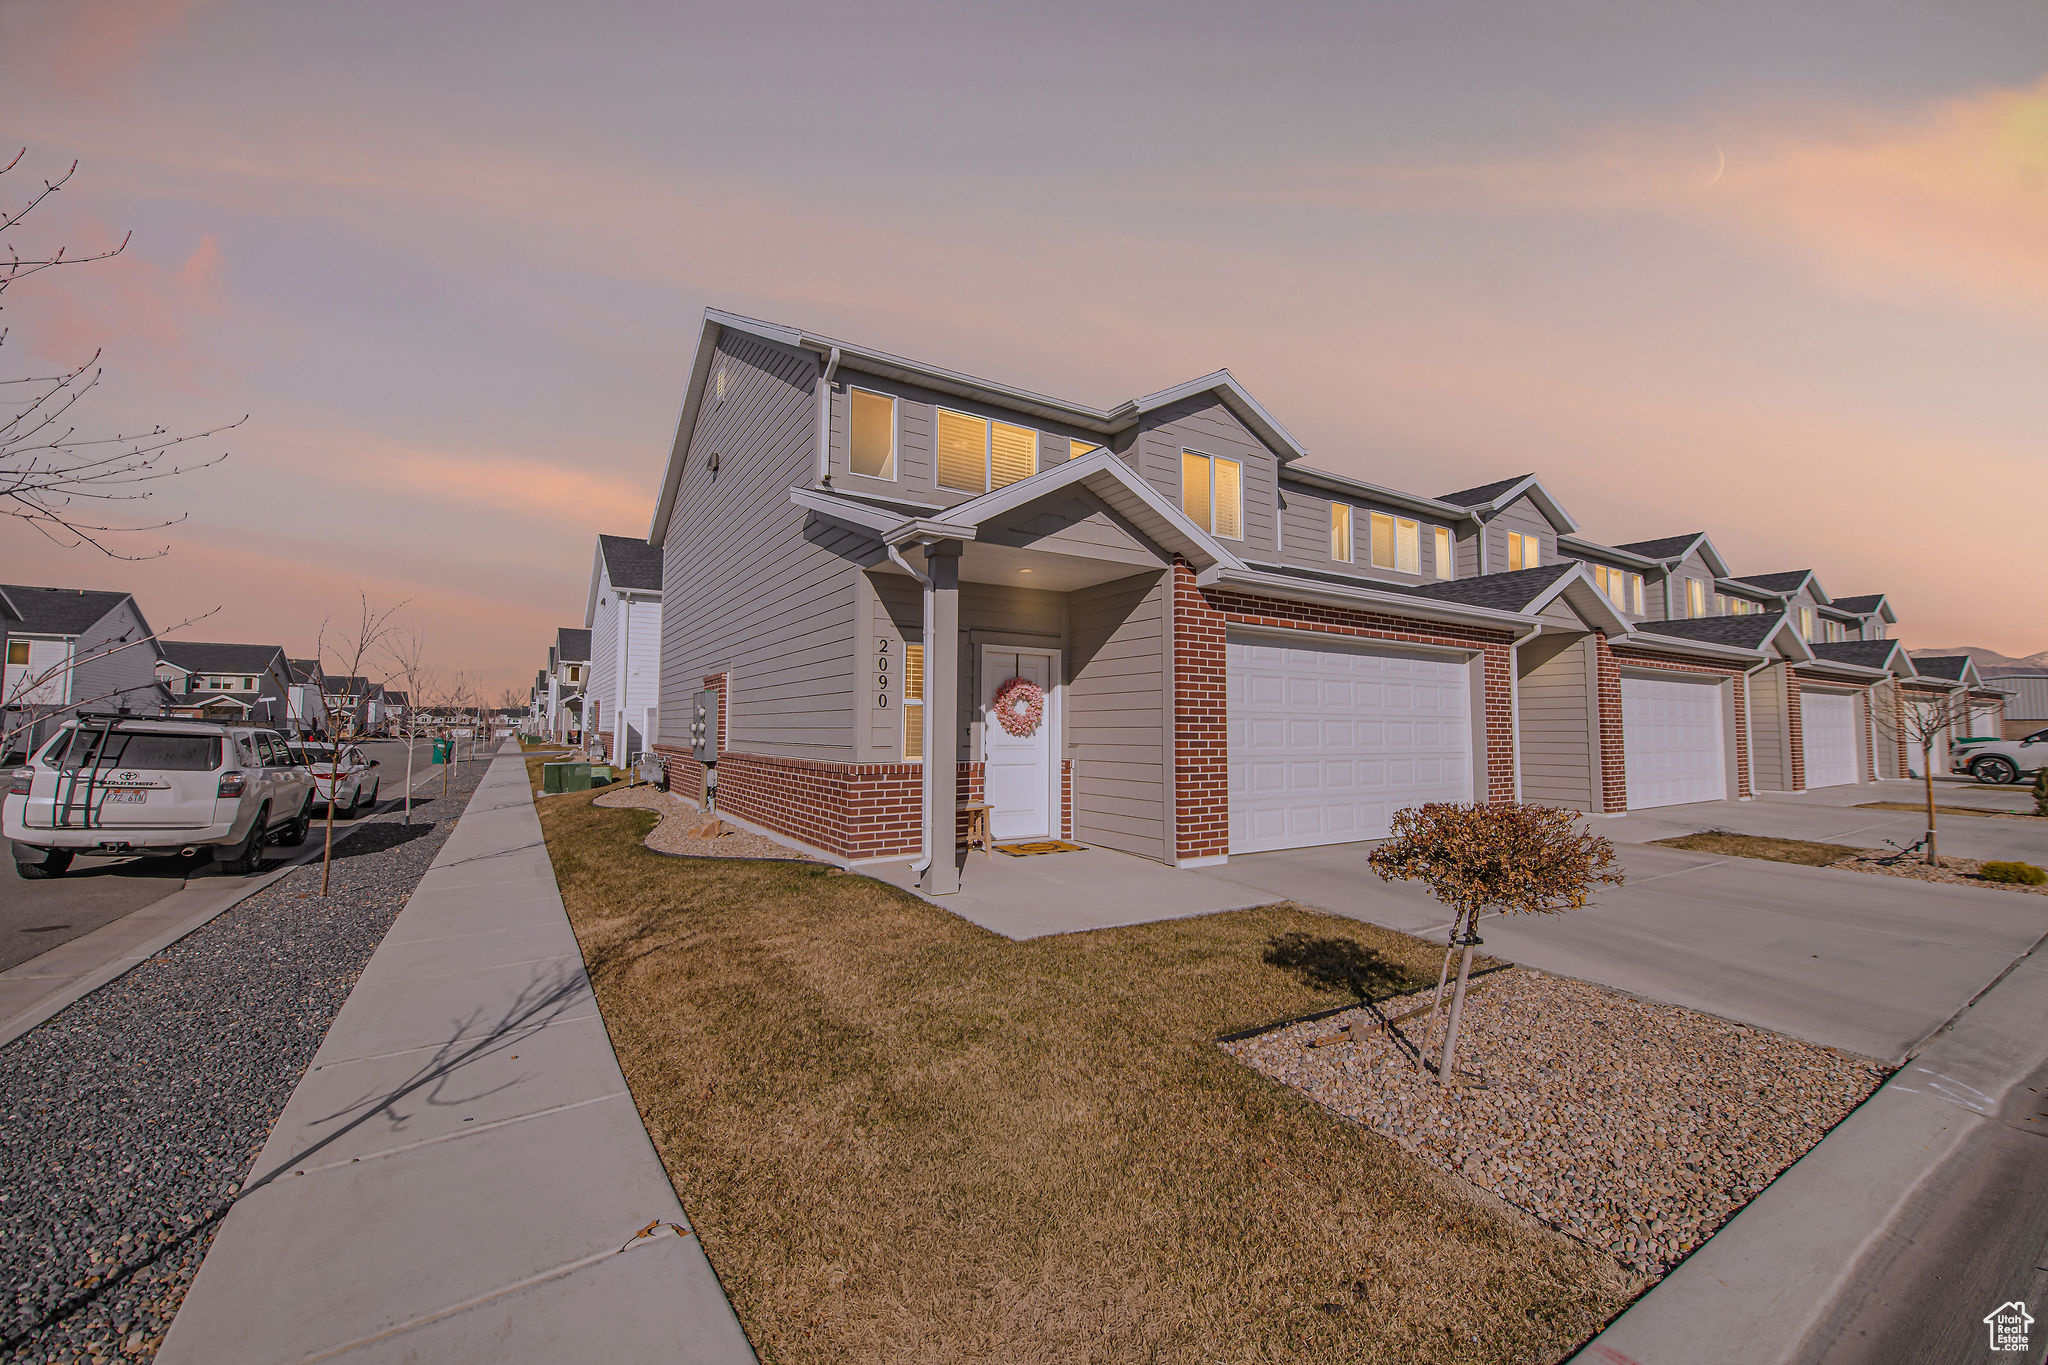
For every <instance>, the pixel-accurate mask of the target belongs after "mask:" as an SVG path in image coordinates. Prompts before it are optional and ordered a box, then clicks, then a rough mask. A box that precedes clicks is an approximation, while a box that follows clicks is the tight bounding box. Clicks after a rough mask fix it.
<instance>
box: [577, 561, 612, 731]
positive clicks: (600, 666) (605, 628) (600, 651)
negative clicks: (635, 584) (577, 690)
mask: <svg viewBox="0 0 2048 1365" xmlns="http://www.w3.org/2000/svg"><path fill="white" fill-rule="evenodd" d="M598 558H599V560H600V562H602V560H603V558H604V557H603V556H602V555H599V556H598ZM611 595H612V594H611V575H610V574H609V573H608V572H607V571H605V570H604V569H603V568H600V569H599V570H598V579H597V600H598V602H599V603H600V604H602V603H604V602H605V601H606V600H607V599H609V598H610V597H611ZM618 610H619V609H618V604H617V603H613V604H612V605H611V606H604V605H599V606H598V607H597V608H596V609H595V610H594V611H593V612H592V614H591V618H590V682H589V686H587V687H586V688H585V689H584V692H583V695H584V696H585V698H587V699H588V700H586V701H585V702H584V708H583V720H584V723H585V724H586V725H587V724H589V723H590V701H593V700H594V701H595V702H596V703H597V728H599V729H601V730H616V729H618V726H616V725H614V724H613V723H612V720H613V717H612V703H613V699H614V698H615V697H617V696H618V690H619V618H618Z"/></svg>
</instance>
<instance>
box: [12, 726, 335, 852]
mask: <svg viewBox="0 0 2048 1365" xmlns="http://www.w3.org/2000/svg"><path fill="white" fill-rule="evenodd" d="M312 817H313V777H312V774H311V773H309V772H307V771H306V769H305V768H304V767H302V766H300V764H299V763H298V761H297V759H295V758H294V757H293V755H292V752H291V750H290V748H289V747H288V746H287V745H286V744H285V741H284V738H283V736H281V735H279V734H277V733H275V732H274V731H270V730H261V729H256V728H253V727H250V726H244V725H222V724H217V723H214V722H211V721H188V720H149V719H142V718H137V717H129V716H85V717H81V718H79V719H76V720H73V721H71V722H69V723H68V724H66V725H65V727H64V728H63V729H62V730H59V731H58V732H57V733H56V735H54V736H53V737H52V738H51V739H50V742H49V743H47V744H45V745H44V746H43V747H42V749H41V750H40V751H39V752H37V753H36V754H35V755H34V756H32V757H31V758H30V759H29V761H28V762H27V763H26V764H24V765H23V766H21V767H19V768H17V769H15V770H14V774H13V779H12V782H11V784H10V786H9V790H8V794H7V796H6V798H5V801H4V803H0V833H4V834H5V836H6V837H7V838H8V839H9V840H11V841H12V842H13V845H14V862H15V866H16V867H17V868H18V869H19V870H20V872H21V875H22V876H24V877H55V876H61V875H62V874H63V873H64V872H65V871H66V870H67V869H69V868H70V866H71V862H72V860H73V859H74V858H77V857H80V856H84V857H95V856H97V857H126V856H131V855H136V854H147V855H167V854H175V855H182V856H184V857H187V858H197V857H200V856H203V855H208V854H210V855H213V856H216V857H218V858H219V859H220V862H221V866H222V868H223V870H225V871H228V872H253V871H255V870H256V869H257V868H258V867H259V866H260V865H261V863H262V859H263V845H264V844H265V843H267V842H276V843H280V844H286V845H297V844H302V843H304V842H305V841H306V833H307V830H308V829H309V828H310V827H311V825H312Z"/></svg>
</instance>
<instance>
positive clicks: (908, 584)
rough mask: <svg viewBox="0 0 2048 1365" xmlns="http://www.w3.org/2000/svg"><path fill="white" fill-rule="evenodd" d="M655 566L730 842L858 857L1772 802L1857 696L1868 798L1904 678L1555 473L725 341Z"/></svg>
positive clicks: (808, 348) (1240, 398) (882, 357)
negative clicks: (1892, 695) (1565, 500)
mask: <svg viewBox="0 0 2048 1365" xmlns="http://www.w3.org/2000/svg"><path fill="white" fill-rule="evenodd" d="M649 541H650V543H651V544H652V545H654V546H656V547H658V548H659V549H660V551H661V553H662V556H663V582H664V584H665V586H666V591H665V593H664V600H663V610H662V636H663V648H662V662H661V677H662V687H661V696H660V699H659V726H660V742H659V744H658V745H657V746H656V747H657V749H658V750H659V752H661V753H662V755H663V757H664V759H665V760H666V762H667V763H668V766H669V769H670V773H671V777H672V779H673V780H674V781H675V782H676V783H677V784H678V785H679V786H681V787H682V788H684V789H685V790H689V789H693V788H694V787H695V786H696V785H697V784H699V783H701V782H703V781H705V780H706V777H705V774H704V772H703V771H702V768H701V766H700V765H699V764H698V763H697V761H696V759H695V757H694V755H693V750H692V737H693V733H692V732H693V722H694V721H695V719H696V717H697V716H698V714H699V704H700V701H702V702H704V703H705V705H704V711H703V714H704V716H705V718H706V720H707V722H709V729H710V732H711V739H710V743H711V745H712V748H713V751H714V752H715V753H716V755H717V760H716V784H717V790H718V800H719V803H720V805H721V807H722V808H724V809H726V810H728V811H731V812H733V813H734V814H736V815H739V816H742V817H744V818H747V819H750V820H753V821H755V822H757V823H760V824H762V825H765V826H768V827H770V828H772V829H775V830H777V831H779V832H781V833H783V834H786V835H788V836H790V837H792V838H795V839H797V840H799V841H801V842H803V843H805V844H807V845H809V846H811V847H814V848H817V849H819V850H821V851H823V852H825V853H827V854H829V855H831V856H833V857H835V858H838V859H841V860H845V861H853V860H860V859H873V858H905V857H911V858H917V859H919V860H920V862H921V863H922V862H923V861H924V859H925V858H926V857H927V856H928V855H927V853H926V848H927V845H929V849H930V851H931V852H933V853H941V854H943V853H946V852H950V850H951V849H952V847H953V843H954V839H955V836H956V833H957V830H958V828H959V821H958V808H959V806H960V805H961V803H963V802H969V801H985V802H986V803H988V804H989V805H990V806H991V807H992V808H993V810H992V813H991V815H992V821H991V822H992V825H993V833H994V835H995V838H996V839H997V840H998V841H999V842H1008V841H1012V840H1031V839H1041V838H1048V837H1064V838H1070V839H1073V840H1075V841H1077V842H1081V843H1086V844H1092V845H1098V846H1102V847H1107V848H1114V849H1120V850H1122V851H1125V852H1129V853H1134V854H1138V855H1141V856H1146V857H1150V858H1155V859H1158V860H1160V861H1163V862H1167V863H1172V864H1177V865H1181V866H1189V865H1200V864H1203V863H1210V862H1216V861H1221V860H1223V859H1225V858H1227V857H1228V856H1229V855H1230V854H1232V853H1243V852H1254V851H1259V850H1264V849H1277V848H1288V847H1297V846H1301V845H1308V844H1318V843H1335V842H1345V841H1350V840H1358V839H1369V838H1374V837H1379V836H1381V835H1384V834H1385V833H1386V832H1387V827H1388V823H1389V821H1390V820H1391V818H1392V815H1393V812H1394V811H1396V810H1398V809H1400V808H1402V807H1404V806H1409V805H1413V804H1415V803H1417V802H1420V801H1426V800H1473V799H1480V800H1506V799H1512V798H1515V797H1517V796H1521V797H1525V798H1527V799H1531V800H1544V801H1552V802H1558V803H1562V804H1568V805H1572V806H1575V807H1577V808H1579V809H1583V810H1587V811H1590V812H1594V813H1602V814H1605V813H1615V812H1619V811H1622V810H1626V809H1629V808H1631V807H1637V806H1645V805H1658V804H1668V803H1674V802H1679V801H1697V800H1706V799H1713V798H1716V797H1722V796H1726V797H1730V798H1743V797H1747V796H1749V795H1750V794H1751V793H1752V792H1753V791H1755V790H1756V789H1757V781H1756V777H1755V775H1754V773H1753V771H1752V747H1753V735H1752V730H1753V729H1754V730H1755V731H1756V732H1757V735H1756V736H1755V737H1754V738H1755V739H1761V738H1762V733H1763V731H1764V730H1765V729H1766V728H1767V727H1768V728H1769V730H1770V732H1771V734H1772V735H1774V736H1776V737H1777V738H1776V739H1775V740H1774V741H1773V742H1775V743H1776V744H1777V745H1778V747H1779V749H1781V750H1788V749H1789V750H1795V751H1796V750H1797V747H1798V745H1799V742H1800V737H1799V736H1798V735H1796V734H1795V735H1793V736H1791V737H1787V736H1786V733H1785V732H1786V731H1787V729H1788V728H1790V729H1792V730H1795V731H1796V730H1797V729H1798V722H1799V721H1803V720H1804V719H1805V714H1806V712H1807V711H1808V710H1809V709H1811V711H1812V712H1813V713H1814V714H1816V715H1819V714H1820V713H1822V712H1826V713H1827V715H1825V716H1823V717H1822V718H1821V719H1820V720H1818V721H1817V722H1816V729H1821V728H1825V729H1827V730H1828V733H1829V742H1830V743H1834V742H1835V741H1836V740H1838V739H1839V738H1840V734H1839V726H1838V725H1837V723H1836V722H1837V719H1838V718H1839V715H1840V713H1841V711H1842V706H1841V703H1840V702H1838V701H1832V700H1818V701H1815V702H1813V703H1811V704H1809V703H1808V702H1807V701H1806V700H1805V697H1806V694H1808V693H1812V694H1813V695H1814V696H1815V697H1816V698H1834V697H1847V698H1848V699H1849V706H1848V716H1849V720H1850V733H1849V741H1850V742H1849V746H1848V749H1847V753H1848V755H1849V758H1848V760H1847V763H1848V768H1849V771H1850V776H1849V780H1864V779H1865V778H1867V777H1868V776H1869V775H1870V765H1871V764H1872V762H1873V753H1874V749H1875V748H1876V746H1875V744H1874V743H1873V742H1872V741H1871V740H1870V738H1869V722H1868V711H1869V706H1868V702H1867V696H1868V693H1869V691H1870V689H1872V688H1873V687H1876V686H1879V685H1882V684H1883V683H1884V682H1885V681H1886V679H1888V678H1889V677H1891V676H1893V675H1892V674H1890V673H1888V672H1887V668H1886V666H1883V665H1871V664H1866V663H1863V662H1860V661H1858V660H1855V659H1831V658H1825V657H1822V656H1821V655H1819V654H1817V653H1816V652H1815V649H1814V647H1813V646H1812V645H1811V643H1810V640H1811V638H1812V637H1813V636H1816V635H1818V636H1821V637H1823V638H1825V637H1826V636H1827V634H1828V632H1827V631H1826V630H1825V629H1823V628H1820V627H1818V626H1816V627H1813V628H1811V629H1806V630H1802V629H1801V628H1800V627H1799V625H1798V624H1796V620H1797V607H1798V606H1799V605H1819V604H1824V600H1825V599H1824V598H1817V599H1815V602H1813V603H1807V602H1805V601H1803V600H1802V601H1801V602H1799V603H1793V602H1791V601H1790V598H1789V597H1788V594H1787V592H1786V591H1785V590H1783V589H1780V588H1775V587H1771V586H1768V585H1765V586H1759V585H1757V584H1754V583H1752V582H1750V581H1747V580H1732V579H1729V577H1728V566H1727V565H1726V564H1724V563H1723V562H1721V560H1720V557H1719V556H1718V554H1716V553H1715V552H1714V551H1713V547H1712V545H1711V543H1710V542H1708V541H1707V539H1706V537H1705V536H1703V535H1693V536H1688V537H1678V538H1673V543H1665V542H1638V543H1635V544H1630V545H1621V546H1604V545H1601V544H1599V543H1597V542H1594V541H1591V540H1589V539H1587V538H1585V537H1584V536H1582V535H1581V534H1580V533H1579V529H1578V527H1577V525H1576V523H1575V522H1574V521H1573V519H1572V518H1571V516H1570V515H1569V513H1568V512H1567V511H1566V509H1565V508H1564V507H1563V506H1561V505H1560V504H1559V503H1558V501H1557V500H1556V499H1555V498H1554V497H1553V496H1552V495H1551V494H1550V493H1549V492H1548V490H1547V489H1545V488H1544V486H1543V484H1542V483H1541V482H1540V480H1538V479H1536V478H1535V477H1534V476H1531V475H1520V476H1517V477H1515V478H1512V479H1505V480H1501V481H1499V482H1496V483H1493V484H1489V485H1485V486H1482V487H1479V488H1471V489H1465V490H1461V491H1459V492H1456V493H1451V494H1445V495H1441V496H1437V497H1425V496H1421V495H1416V494H1408V493H1402V492H1398V491H1396V490H1393V489H1390V488H1386V487H1383V486H1380V485H1377V484H1372V483H1367V482H1364V481H1361V480H1356V479H1351V478H1347V477H1345V476H1341V475H1337V474H1333V473H1329V472H1327V471H1322V470H1318V469H1315V468H1314V467H1313V466H1311V465H1309V463H1308V462H1307V459H1306V457H1305V453H1304V452H1303V451H1302V450H1301V448H1300V447H1299V446H1298V445H1297V444H1296V443H1295V441H1294V440H1293V438H1292V437H1291V436H1290V435H1289V434H1288V433H1287V431H1286V429H1285V428H1284V427H1283V426H1282V425H1281V424H1280V423H1279V422H1278V421H1277V420H1276V419H1275V418H1274V417H1273V416H1272V414H1270V413H1269V412H1267V411H1266V409H1265V408H1263V407H1262V406H1261V405H1260V404H1259V403H1258V402H1257V400H1256V399H1254V398H1253V397H1252V396H1251V395H1250V394H1249V393H1247V392H1246V391H1245V390H1244V388H1243V387H1242V386H1241V385H1240V384H1238V382H1237V381H1236V380H1235V379H1234V378H1232V377H1231V376H1230V374H1229V373H1228V372H1227V371H1218V372H1217V373H1215V374H1211V375H1208V376H1205V377H1203V378H1201V379H1198V380H1195V381H1192V382H1190V383H1187V384H1183V385H1179V386H1177V387H1175V388H1172V389H1167V390H1163V391H1161V392H1159V393H1155V394H1150V395H1147V396H1145V397H1142V398H1136V399H1131V400H1128V401H1126V402H1123V403H1120V404H1118V405H1116V406H1114V407H1110V408H1096V407H1091V406H1087V405H1083V404H1076V403H1072V402H1068V401H1066V400H1062V399H1057V398H1053V397H1049V396H1046V395H1042V394H1037V393H1032V392H1029V391H1026V390H1023V389H1019V388H1016V387H1013V386H1009V385H1005V384H1001V383H996V382H992V381H988V380H983V379H978V378H975V377H973V376H969V375H965V374H961V373H959V372H957V371H951V370H947V369H943V368H940V367H937V366H932V365H928V364H924V363H922V362H918V361H915V360H910V359H907V358H904V357H901V356H894V355H889V354H886V353H882V352H878V351H874V350H870V349H867V348H863V347H860V346H856V345H853V344H851V343H848V342H845V341H841V340H835V339H832V338H826V337H820V336H815V335H812V334H809V333H805V332H801V331H798V330H796V329H791V328H786V327H781V326H777V325H775V324H770V323H763V322H758V321H754V320H751V319H746V318H741V317H738V316H735V315H733V314H728V313H722V312H718V311H716V310H712V311H708V312H707V313H706V315H705V320H704V326H703V330H702V334H701V337H700V341H699V345H698V348H697V351H696V355H695V359H694V364H693V368H692V371H691V377H690V383H689V389H688V392H687V394H686V396H685V399H684V404H683V415H682V419H681V422H680V424H679V427H678V432H677V437H676V441H675V445H674V448H673V450H672V452H671V455H670V459H669V462H668V466H667V469H666V472H665V474H664V478H663V484H662V488H661V493H660V498H659V502H658V505H657V508H656V512H655V517H654V522H653V526H652V528H651V531H650V535H649ZM1695 582H1697V583H1698V585H1699V586H1698V587H1694V586H1693V584H1694V583H1695ZM1792 595H1794V596H1796V593H1795V594H1792ZM1724 600H1725V601H1728V602H1740V603H1742V604H1743V605H1742V606H1740V607H1733V606H1730V607H1726V608H1723V607H1722V603H1723V601H1724ZM1837 643H1838V642H1837ZM1759 680H1769V681H1768V682H1767V686H1770V687H1774V688H1775V689H1776V691H1777V692H1778V693H1779V694H1782V697H1781V699H1779V700H1777V701H1775V702H1773V703H1770V704H1767V705H1765V706H1763V707H1762V708H1761V711H1762V714H1759V715H1753V714H1752V713H1753V711H1755V710H1758V708H1757V707H1755V706H1754V705H1753V703H1752V699H1751V696H1750V690H1751V685H1752V683H1753V682H1757V681H1759ZM1006 689H1007V690H1006ZM1034 690H1035V691H1038V692H1040V693H1042V700H1041V702H1040V703H1039V705H1038V706H1037V708H1036V709H1034V708H1033V707H1032V706H1031V704H1030V702H1029V697H1028V695H1026V701H1025V705H1026V712H1025V713H1024V714H1021V715H1019V714H1014V713H1013V714H1012V715H1011V716H1010V717H1009V718H1008V723H1004V722H1005V717H1004V716H1003V715H1001V714H999V713H997V712H996V711H995V710H994V709H993V707H994V704H995V701H996V699H997V697H998V696H999V695H1002V696H1003V697H1004V699H1005V700H1006V701H1010V700H1015V699H1016V698H1017V697H1018V696H1019V695H1020V694H1030V693H1032V692H1033V691H1034ZM1859 698H1862V699H1864V700H1860V701H1859V700H1858V699H1859ZM600 704H601V703H600ZM1774 707H1775V709H1773V708H1774ZM1034 721H1035V723H1034ZM1859 735H1860V736H1862V737H1861V738H1858V736H1859ZM1838 747H1839V746H1838ZM1832 752H1833V751H1831V753H1832ZM928 754H929V755H930V756H931V758H932V759H933V760H934V762H932V763H929V764H928V763H927V762H926V761H925V759H926V756H927V755H928ZM941 757H943V760H944V762H945V766H944V767H943V768H941V767H940V766H939V763H938V762H937V760H939V759H940V758H941ZM1805 758H1806V756H1805V755H1804V754H1803V753H1799V754H1798V755H1797V757H1796V759H1794V760H1791V761H1788V760H1787V758H1786V756H1785V755H1784V754H1783V753H1780V754H1778V755H1777V756H1776V757H1774V759H1773V771H1774V773H1775V772H1782V773H1784V774H1785V776H1784V777H1782V778H1780V779H1779V780H1780V781H1782V782H1783V783H1785V784H1786V785H1789V786H1791V787H1795V788H1796V787H1799V786H1802V785H1805V784H1806V779H1805V776H1804V772H1803V768H1804V766H1805ZM1818 766H1819V765H1817V767H1818ZM1826 766H1827V769H1828V771H1829V772H1830V773H1832V772H1834V771H1835V770H1836V769H1838V768H1840V767H1842V760H1841V757H1840V754H1839V753H1834V754H1833V756H1832V757H1830V758H1829V759H1828V760H1827V764H1826ZM928 773H929V778H928V776H927V774H928ZM928 832H929V838H928V837H927V835H928ZM953 872H954V867H953V862H952V860H951V859H950V858H947V857H938V858H937V859H935V860H934V861H933V862H932V865H931V870H930V872H929V873H928V874H927V875H926V878H925V880H926V884H927V885H928V886H929V887H931V888H932V889H936V890H947V889H950V888H951V884H952V881H953Z"/></svg>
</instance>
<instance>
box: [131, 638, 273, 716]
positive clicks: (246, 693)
mask: <svg viewBox="0 0 2048 1365" xmlns="http://www.w3.org/2000/svg"><path fill="white" fill-rule="evenodd" d="M156 676H157V681H159V682H161V683H162V684H163V685H164V689H165V692H166V694H167V700H166V703H165V708H166V710H167V711H168V712H169V714H171V715H174V716H183V717H187V718H189V719H193V720H226V721H241V722H250V723H254V724H257V725H269V726H277V727H280V728H283V727H284V726H285V725H286V722H287V721H288V720H289V719H290V715H291V685H292V683H291V665H290V663H289V662H288V661H287V660H286V658H285V654H284V651H283V650H282V649H280V648H279V647H278V646H276V645H237V644H214V643H207V642H202V641H198V640H159V641H158V642H157V664H156Z"/></svg>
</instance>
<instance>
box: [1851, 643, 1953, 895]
mask: <svg viewBox="0 0 2048 1365" xmlns="http://www.w3.org/2000/svg"><path fill="white" fill-rule="evenodd" d="M1887 690H1888V691H1889V692H1890V698H1889V701H1888V702H1887V700H1886V699H1885V698H1883V697H1880V696H1878V695H1875V694H1873V695H1872V696H1871V699H1870V714H1871V719H1872V720H1873V721H1874V722H1876V724H1875V728H1876V730H1877V733H1878V736H1879V739H1880V741H1881V742H1888V743H1892V744H1899V743H1904V745H1905V747H1906V748H1908V749H1911V750H1914V751H1916V752H1918V753H1919V755H1920V777H1921V781H1922V784H1923V790H1924V791H1925V794H1926V800H1927V865H1928V866H1929V867H1940V866H1941V854H1940V845H1939V841H1938V838H1937V831H1936V828H1935V820H1934V746H1935V745H1937V744H1939V743H1941V741H1942V737H1943V736H1944V735H1951V734H1956V735H1959V734H1963V733H1965V732H1966V731H1967V730H1968V729H1969V726H1970V693H1969V690H1968V689H1967V688H1962V687H1958V688H1955V689H1954V690H1953V691H1942V692H1914V693H1912V694H1910V695H1909V694H1908V693H1907V692H1906V690H1905V688H1903V687H1902V686H1900V685H1899V684H1898V683H1896V682H1894V683H1892V684H1891V685H1890V687H1889V688H1888V689H1887Z"/></svg>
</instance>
